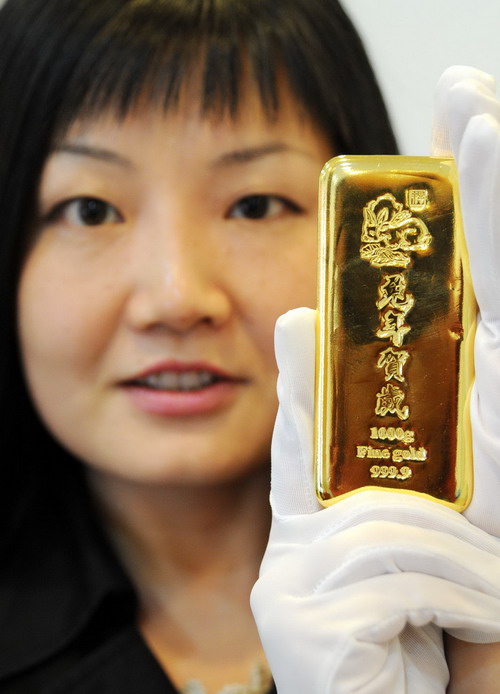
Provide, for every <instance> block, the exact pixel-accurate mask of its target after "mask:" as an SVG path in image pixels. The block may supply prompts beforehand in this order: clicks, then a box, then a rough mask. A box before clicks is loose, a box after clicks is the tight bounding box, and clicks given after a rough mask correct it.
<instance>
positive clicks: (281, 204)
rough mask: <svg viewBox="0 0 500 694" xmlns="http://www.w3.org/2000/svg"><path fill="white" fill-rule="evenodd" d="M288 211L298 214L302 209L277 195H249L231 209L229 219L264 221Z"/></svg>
mask: <svg viewBox="0 0 500 694" xmlns="http://www.w3.org/2000/svg"><path fill="white" fill-rule="evenodd" d="M287 211H288V212H295V213H298V212H301V208H300V207H299V206H298V205H296V204H295V203H293V202H292V201H291V200H287V199H286V198H281V197H278V196H276V195H247V196H246V197H244V198H241V199H240V200H238V201H237V202H236V203H235V204H234V205H233V206H232V207H231V209H230V210H229V213H228V217H243V218H245V219H264V218H268V217H278V216H279V215H281V214H283V213H284V212H287Z"/></svg>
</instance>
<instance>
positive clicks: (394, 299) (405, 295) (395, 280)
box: [376, 272, 415, 315]
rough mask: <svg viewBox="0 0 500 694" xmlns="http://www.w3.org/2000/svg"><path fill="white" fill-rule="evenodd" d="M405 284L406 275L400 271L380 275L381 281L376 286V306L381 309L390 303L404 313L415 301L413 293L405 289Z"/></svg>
mask: <svg viewBox="0 0 500 694" xmlns="http://www.w3.org/2000/svg"><path fill="white" fill-rule="evenodd" d="M406 286H407V285H406V277H405V276H404V274H403V273H402V272H399V273H397V274H395V275H389V274H384V275H382V282H381V283H380V285H379V287H378V300H377V302H376V305H377V308H380V309H382V308H384V307H385V306H387V305H390V306H392V307H393V308H396V309H398V310H399V311H401V312H402V313H404V314H405V315H406V314H407V313H408V311H410V309H411V308H412V307H413V304H414V303H415V301H414V299H413V294H410V292H407V291H406Z"/></svg>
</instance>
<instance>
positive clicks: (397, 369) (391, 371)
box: [377, 347, 410, 382]
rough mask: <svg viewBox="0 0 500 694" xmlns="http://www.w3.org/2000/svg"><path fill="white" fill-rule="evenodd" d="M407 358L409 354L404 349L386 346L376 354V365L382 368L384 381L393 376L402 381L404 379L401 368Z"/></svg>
mask: <svg viewBox="0 0 500 694" xmlns="http://www.w3.org/2000/svg"><path fill="white" fill-rule="evenodd" d="M409 358H410V354H409V352H407V351H406V350H404V349H393V348H392V347H388V348H387V349H384V351H383V352H380V354H379V355H378V361H377V366H378V368H379V369H384V372H385V380H386V381H390V380H391V379H392V378H395V379H396V380H397V381H400V382H402V381H404V380H405V379H404V376H403V369H404V366H405V364H406V362H407V361H408V359H409Z"/></svg>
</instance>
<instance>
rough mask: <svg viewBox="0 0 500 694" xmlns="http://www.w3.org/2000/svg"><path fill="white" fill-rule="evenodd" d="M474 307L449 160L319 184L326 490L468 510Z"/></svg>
mask: <svg viewBox="0 0 500 694" xmlns="http://www.w3.org/2000/svg"><path fill="white" fill-rule="evenodd" d="M475 317H476V303H475V300H474V296H473V293H472V285H471V281H470V274H469V267H468V260H467V251H466V246H465V240H464V236H463V230H462V221H461V215H460V206H459V198H458V178H457V173H456V168H455V164H454V162H453V160H452V159H439V158H434V157H402V156H341V157H336V158H335V159H332V160H331V161H329V162H327V164H326V165H325V167H324V169H323V171H322V174H321V179H320V213H319V280H318V326H317V337H318V340H317V344H318V347H317V362H316V422H315V429H316V434H315V478H316V491H317V495H318V498H319V500H320V502H321V503H322V504H323V505H329V504H331V503H334V502H335V501H337V500H339V499H341V498H343V497H345V496H348V495H351V494H354V493H356V492H358V491H360V490H361V489H367V488H368V489H370V488H372V489H373V488H376V489H379V490H380V489H383V490H391V491H397V492H402V493H404V494H417V495H422V496H424V497H427V498H431V499H434V500H436V501H438V502H440V503H442V504H445V505H446V506H450V507H452V508H455V509H457V510H459V511H462V510H463V509H464V508H466V506H467V505H468V504H469V502H470V500H471V497H472V446H471V432H470V422H469V393H470V388H471V385H472V381H473V341H474V329H475Z"/></svg>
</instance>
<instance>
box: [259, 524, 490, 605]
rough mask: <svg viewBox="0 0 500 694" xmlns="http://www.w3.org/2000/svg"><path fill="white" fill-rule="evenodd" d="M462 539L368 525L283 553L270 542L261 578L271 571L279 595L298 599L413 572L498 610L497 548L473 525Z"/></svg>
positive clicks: (394, 526)
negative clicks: (471, 592) (489, 600)
mask: <svg viewBox="0 0 500 694" xmlns="http://www.w3.org/2000/svg"><path fill="white" fill-rule="evenodd" d="M324 513H326V512H324ZM464 523H466V524H467V525H469V526H470V524H469V523H467V521H464ZM468 535H469V537H465V538H462V537H455V536H453V535H451V534H449V533H446V532H442V531H438V530H429V529H426V530H423V529H422V528H419V527H415V526H405V525H403V524H401V523H399V522H386V521H370V522H367V523H364V524H362V525H361V526H355V527H353V528H349V529H348V530H346V531H343V532H341V533H337V534H334V535H331V536H329V537H327V538H325V539H323V540H322V541H318V542H315V543H312V544H308V545H298V544H297V545H296V546H294V547H292V548H291V549H290V546H288V551H285V547H284V545H280V544H279V543H275V544H274V546H273V547H272V548H270V549H269V553H268V555H267V561H266V565H265V566H264V567H263V570H262V573H261V575H264V574H265V573H266V571H268V570H269V571H272V572H276V577H277V580H278V581H279V582H280V584H281V590H284V591H285V592H286V593H287V594H290V595H295V596H297V597H300V596H303V595H306V594H310V595H312V594H316V593H318V594H319V593H331V592H332V591H337V590H339V589H341V588H344V587H345V586H348V585H354V584H355V583H360V582H363V581H366V580H368V579H370V578H372V577H375V576H379V575H384V574H391V573H394V574H397V573H402V572H410V573H411V572H414V573H420V574H422V575H433V576H436V577H440V578H442V579H446V580H448V581H449V582H450V585H455V584H457V585H458V584H461V585H464V586H467V587H473V588H474V589H476V590H479V591H481V592H484V593H487V594H490V595H496V596H497V598H498V601H499V610H500V586H499V585H498V580H497V577H498V576H500V545H499V543H498V541H496V540H494V539H493V538H491V537H489V535H488V534H487V533H484V532H483V531H481V530H479V529H477V528H474V527H473V526H471V532H470V533H469V534H468ZM476 541H477V545H476V544H474V542H476ZM271 560H272V561H271ZM275 587H276V588H278V586H275Z"/></svg>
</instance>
